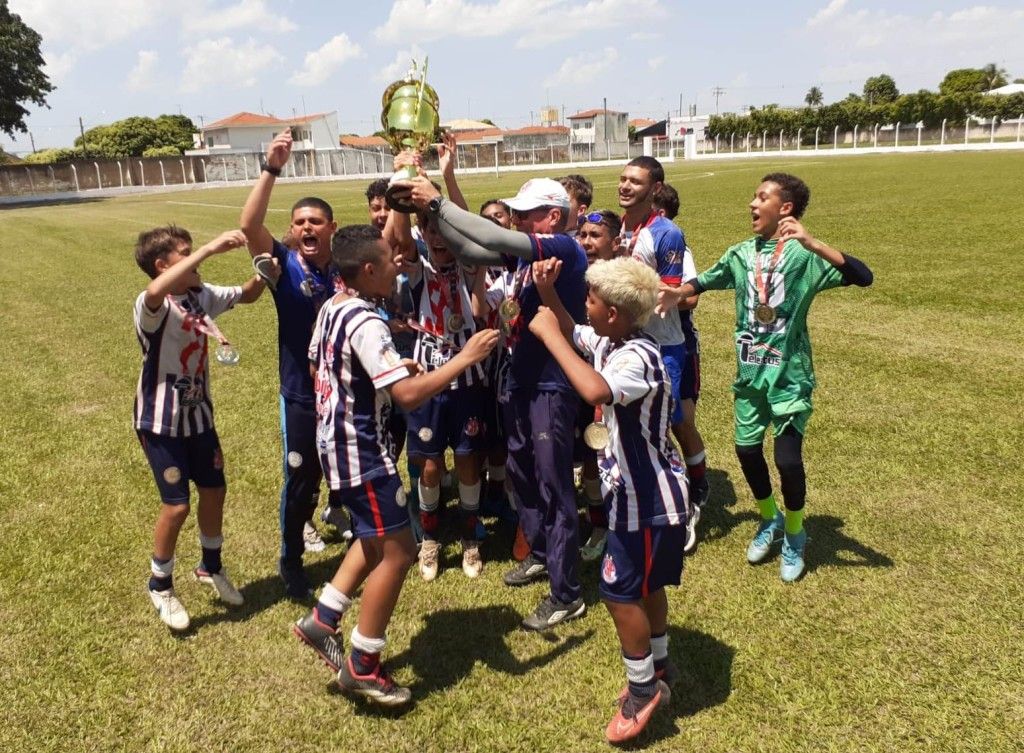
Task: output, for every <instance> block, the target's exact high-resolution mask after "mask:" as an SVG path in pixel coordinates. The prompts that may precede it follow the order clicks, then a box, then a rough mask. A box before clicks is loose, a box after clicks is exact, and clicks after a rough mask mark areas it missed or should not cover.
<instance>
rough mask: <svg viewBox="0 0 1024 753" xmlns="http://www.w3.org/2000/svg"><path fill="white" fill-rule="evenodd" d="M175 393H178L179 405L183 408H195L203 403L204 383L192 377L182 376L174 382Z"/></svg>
mask: <svg viewBox="0 0 1024 753" xmlns="http://www.w3.org/2000/svg"><path fill="white" fill-rule="evenodd" d="M174 391H175V392H177V393H178V403H179V404H180V405H181V407H182V408H194V407H195V406H197V405H202V403H203V383H202V381H201V380H199V379H193V378H192V377H190V376H181V377H178V379H177V380H176V381H175V382H174Z"/></svg>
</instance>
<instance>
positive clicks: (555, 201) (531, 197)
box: [504, 178, 569, 212]
mask: <svg viewBox="0 0 1024 753" xmlns="http://www.w3.org/2000/svg"><path fill="white" fill-rule="evenodd" d="M504 201H505V203H506V204H508V206H509V209H514V210H515V211H517V212H529V211H530V210H531V209H536V208H537V207H561V208H562V209H568V208H569V194H568V193H566V191H565V188H564V187H563V186H562V184H561V183H559V182H558V181H557V180H553V179H552V178H532V179H531V180H528V181H526V182H525V183H523V187H522V188H520V189H519V193H517V194H516V195H515V196H513V197H512V198H511V199H504Z"/></svg>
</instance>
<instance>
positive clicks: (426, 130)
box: [380, 61, 441, 214]
mask: <svg viewBox="0 0 1024 753" xmlns="http://www.w3.org/2000/svg"><path fill="white" fill-rule="evenodd" d="M426 78H427V63H426V61H424V63H423V69H422V70H421V71H417V69H416V63H415V62H414V63H413V65H412V68H411V69H410V70H409V72H408V73H407V74H406V76H405V78H403V79H401V80H400V81H395V82H394V83H393V84H391V85H390V86H389V87H388V88H387V89H385V90H384V96H383V97H382V98H381V105H382V107H383V109H382V111H381V116H380V122H381V125H382V126H383V135H384V139H385V140H386V141H387V142H388V144H389V145H390V146H391V150H392V152H393V153H394V154H398V153H399V152H402V151H406V150H411V151H413V152H416V153H417V154H422V153H423V152H424V151H425V150H426V149H427V147H429V146H430V144H431V143H432V142H433V141H434V140H435V138H436V137H437V135H438V130H439V126H440V122H441V118H440V116H439V115H438V106H439V105H440V101H439V100H438V97H437V92H436V91H434V88H433V87H432V86H430V84H428V83H427V81H426ZM416 175H417V172H416V168H415V167H413V166H412V165H409V166H407V167H403V168H401V169H400V170H398V172H396V173H395V174H394V175H392V176H391V180H390V181H389V184H390V185H389V186H388V189H387V191H386V192H385V193H384V199H385V201H387V204H388V206H389V207H391V208H392V209H395V210H397V211H399V212H403V213H405V214H411V213H413V212H415V211H416V207H415V206H413V205H412V204H411V203H408V202H404V201H398V200H396V199H395V197H394V192H395V190H396V189H395V182H396V181H400V180H411V179H413V178H415V177H416Z"/></svg>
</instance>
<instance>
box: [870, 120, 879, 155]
mask: <svg viewBox="0 0 1024 753" xmlns="http://www.w3.org/2000/svg"><path fill="white" fill-rule="evenodd" d="M871 146H872V147H873V148H875V149H877V148H878V123H875V129H874V133H873V134H872V135H871Z"/></svg>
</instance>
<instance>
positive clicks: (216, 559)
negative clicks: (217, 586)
mask: <svg viewBox="0 0 1024 753" xmlns="http://www.w3.org/2000/svg"><path fill="white" fill-rule="evenodd" d="M202 549H203V563H202V568H203V570H205V571H206V572H208V573H209V574H210V575H213V574H214V573H219V572H220V569H221V563H220V547H217V548H216V549H214V548H212V547H205V546H204V547H203V548H202Z"/></svg>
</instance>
